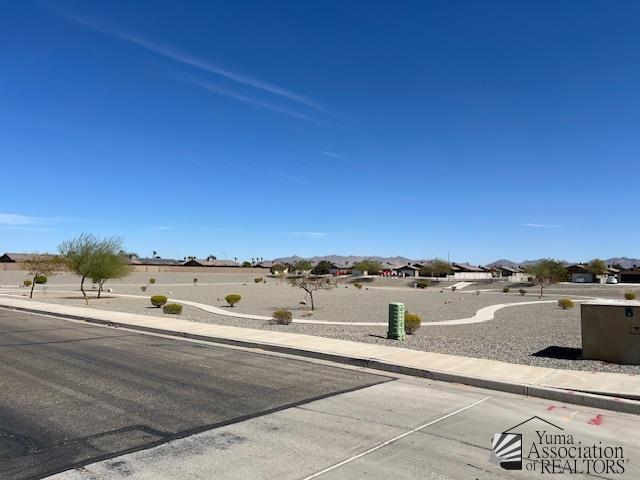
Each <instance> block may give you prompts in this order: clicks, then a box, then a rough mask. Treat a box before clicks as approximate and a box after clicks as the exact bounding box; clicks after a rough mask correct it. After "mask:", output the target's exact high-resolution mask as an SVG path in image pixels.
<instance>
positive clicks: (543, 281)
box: [525, 258, 568, 298]
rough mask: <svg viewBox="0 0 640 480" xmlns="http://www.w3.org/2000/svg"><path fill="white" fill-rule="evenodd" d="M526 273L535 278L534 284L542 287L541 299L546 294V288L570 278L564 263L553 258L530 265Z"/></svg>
mask: <svg viewBox="0 0 640 480" xmlns="http://www.w3.org/2000/svg"><path fill="white" fill-rule="evenodd" d="M525 271H526V272H527V273H528V274H529V275H531V276H532V277H533V283H534V284H535V285H538V286H539V287H540V298H542V296H543V294H544V287H546V286H548V285H551V284H553V283H558V282H562V281H564V280H567V277H568V273H567V269H566V268H565V267H564V265H562V262H560V261H559V260H554V259H553V258H547V259H545V260H541V261H539V262H538V263H535V264H533V265H530V266H529V267H527V268H526V270H525Z"/></svg>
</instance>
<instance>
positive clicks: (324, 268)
mask: <svg viewBox="0 0 640 480" xmlns="http://www.w3.org/2000/svg"><path fill="white" fill-rule="evenodd" d="M311 273H313V274H314V275H328V274H330V273H331V262H330V261H329V260H320V261H319V262H318V264H317V265H316V266H315V267H313V270H311Z"/></svg>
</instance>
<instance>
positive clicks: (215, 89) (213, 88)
mask: <svg viewBox="0 0 640 480" xmlns="http://www.w3.org/2000/svg"><path fill="white" fill-rule="evenodd" d="M176 77H177V78H178V79H180V80H182V81H185V82H187V83H190V84H192V85H195V86H197V87H200V88H203V89H205V90H207V91H209V92H212V93H216V94H218V95H224V96H225V97H229V98H233V99H234V100H238V101H239V102H243V103H248V104H249V105H255V106H256V107H260V108H265V109H267V110H271V111H272V112H278V113H282V114H284V115H289V116H290V117H295V118H299V119H300V120H305V121H307V122H311V123H321V122H319V121H318V120H316V119H315V118H313V117H311V116H309V115H305V114H304V113H299V112H296V111H294V110H289V109H288V108H284V107H280V106H278V105H274V104H272V103H269V102H265V101H263V100H259V99H257V98H252V97H247V96H246V95H242V94H240V93H237V92H234V91H232V90H228V89H226V88H223V87H221V86H219V85H216V84H215V83H211V82H205V81H202V80H199V79H196V78H193V77H189V76H186V75H176Z"/></svg>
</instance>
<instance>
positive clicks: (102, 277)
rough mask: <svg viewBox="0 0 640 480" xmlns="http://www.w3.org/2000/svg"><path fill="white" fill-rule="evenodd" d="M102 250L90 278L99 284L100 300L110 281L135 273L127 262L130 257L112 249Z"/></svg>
mask: <svg viewBox="0 0 640 480" xmlns="http://www.w3.org/2000/svg"><path fill="white" fill-rule="evenodd" d="M101 250H102V251H100V252H99V253H97V254H96V256H97V262H96V265H95V268H94V269H93V271H92V272H91V274H90V276H89V277H90V278H91V281H92V282H93V283H96V284H98V298H100V295H101V294H102V290H103V288H104V284H105V283H106V282H107V281H108V280H111V279H114V278H123V277H126V276H128V275H130V274H131V272H133V267H132V266H131V265H129V262H128V261H127V258H128V257H126V256H124V255H120V254H119V253H116V251H114V250H112V249H110V248H104V249H101ZM154 282H155V280H154Z"/></svg>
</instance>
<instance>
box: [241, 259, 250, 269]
mask: <svg viewBox="0 0 640 480" xmlns="http://www.w3.org/2000/svg"><path fill="white" fill-rule="evenodd" d="M250 267H251V262H247V261H244V262H242V268H250Z"/></svg>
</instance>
